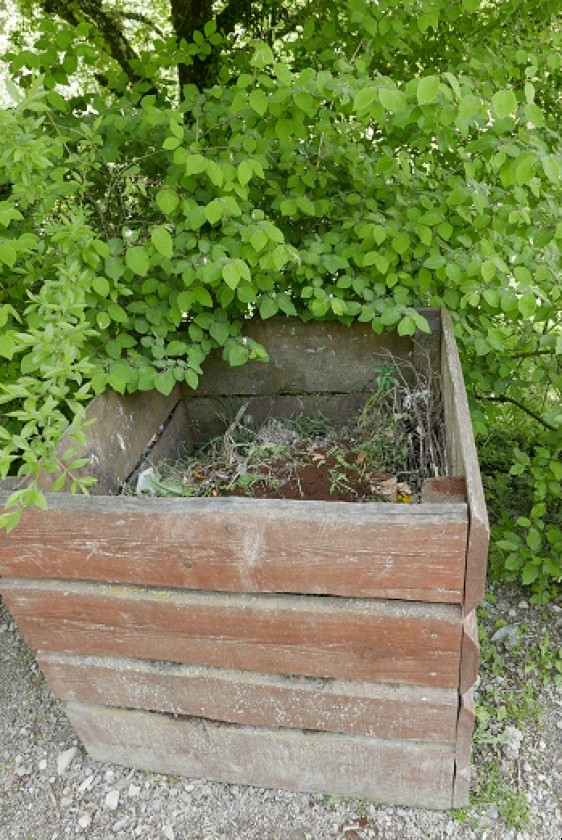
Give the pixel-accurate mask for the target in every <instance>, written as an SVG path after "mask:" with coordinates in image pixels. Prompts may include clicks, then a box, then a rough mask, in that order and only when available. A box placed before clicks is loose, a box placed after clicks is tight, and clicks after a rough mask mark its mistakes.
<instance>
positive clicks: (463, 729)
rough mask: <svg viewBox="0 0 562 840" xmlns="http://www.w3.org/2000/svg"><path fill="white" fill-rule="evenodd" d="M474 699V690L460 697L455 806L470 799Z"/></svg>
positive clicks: (462, 805)
mask: <svg viewBox="0 0 562 840" xmlns="http://www.w3.org/2000/svg"><path fill="white" fill-rule="evenodd" d="M474 720H475V713H474V700H473V697H472V691H467V692H466V693H465V694H463V695H462V696H461V698H460V704H459V722H458V730H457V745H456V755H455V780H454V788H453V807H454V808H465V807H466V806H467V805H468V803H469V799H470V748H471V742H472V730H473V729H474Z"/></svg>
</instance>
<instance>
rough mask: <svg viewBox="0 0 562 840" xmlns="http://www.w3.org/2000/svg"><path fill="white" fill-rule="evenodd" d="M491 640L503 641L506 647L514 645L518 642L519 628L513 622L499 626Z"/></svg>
mask: <svg viewBox="0 0 562 840" xmlns="http://www.w3.org/2000/svg"><path fill="white" fill-rule="evenodd" d="M491 641H492V642H498V643H499V642H503V644H504V645H505V646H506V647H515V645H516V644H517V643H518V642H519V630H518V628H517V627H515V626H514V625H513V624H506V625H504V627H500V628H499V629H498V630H496V632H495V633H494V635H493V636H492V638H491Z"/></svg>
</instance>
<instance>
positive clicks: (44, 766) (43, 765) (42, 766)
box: [37, 758, 47, 770]
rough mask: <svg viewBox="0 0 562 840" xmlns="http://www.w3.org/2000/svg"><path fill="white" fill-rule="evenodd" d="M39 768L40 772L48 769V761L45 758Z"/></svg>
mask: <svg viewBox="0 0 562 840" xmlns="http://www.w3.org/2000/svg"><path fill="white" fill-rule="evenodd" d="M37 766H38V768H39V769H40V770H46V769H47V760H46V759H45V758H42V759H41V761H40V762H39V764H38V765H37Z"/></svg>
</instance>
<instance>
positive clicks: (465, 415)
mask: <svg viewBox="0 0 562 840" xmlns="http://www.w3.org/2000/svg"><path fill="white" fill-rule="evenodd" d="M441 321H442V337H443V341H442V349H441V365H442V370H441V378H442V391H443V402H444V411H445V428H446V435H447V451H448V456H449V461H450V471H451V473H452V474H454V475H464V476H465V478H466V491H467V498H468V508H469V531H468V550H467V560H466V583H465V594H464V602H465V609H466V612H467V613H470V612H472V610H473V609H474V608H475V607H476V606H477V605H478V603H479V602H480V601H481V600H482V598H483V597H484V589H485V585H486V568H487V561H488V545H489V540H490V527H489V524H488V514H487V511H486V502H485V499H484V489H483V487H482V479H481V477H480V468H479V466H478V455H477V452H476V445H475V443H474V435H473V431H472V424H471V421H470V412H469V409H468V402H467V398H466V389H465V386H464V380H463V375H462V369H461V365H460V360H459V354H458V351H457V345H456V342H455V337H454V332H453V325H452V323H451V318H450V315H449V313H448V312H446V310H443V311H442V313H441Z"/></svg>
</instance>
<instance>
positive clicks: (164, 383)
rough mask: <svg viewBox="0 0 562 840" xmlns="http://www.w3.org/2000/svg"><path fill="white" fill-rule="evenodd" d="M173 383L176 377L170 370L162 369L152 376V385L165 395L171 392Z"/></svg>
mask: <svg viewBox="0 0 562 840" xmlns="http://www.w3.org/2000/svg"><path fill="white" fill-rule="evenodd" d="M175 384H176V377H175V376H174V373H173V371H171V370H162V371H160V372H159V373H157V374H156V375H155V377H154V387H155V388H156V390H157V391H159V392H160V393H161V394H164V396H165V397H167V396H168V395H169V394H171V393H172V391H173V390H174V385H175Z"/></svg>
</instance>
